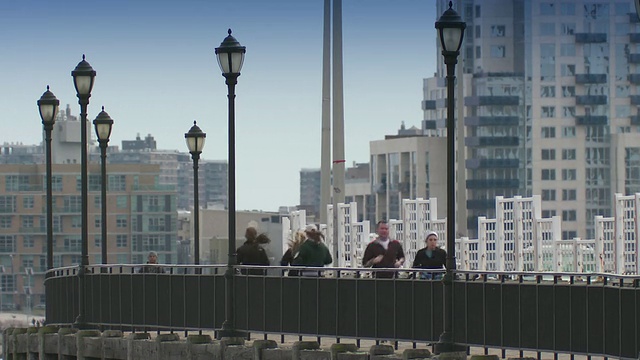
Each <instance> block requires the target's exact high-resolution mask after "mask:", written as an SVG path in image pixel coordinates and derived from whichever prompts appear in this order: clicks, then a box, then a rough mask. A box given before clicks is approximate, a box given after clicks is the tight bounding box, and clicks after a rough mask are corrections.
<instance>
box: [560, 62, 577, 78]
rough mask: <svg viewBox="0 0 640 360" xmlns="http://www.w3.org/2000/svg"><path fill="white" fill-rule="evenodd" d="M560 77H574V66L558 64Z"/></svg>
mask: <svg viewBox="0 0 640 360" xmlns="http://www.w3.org/2000/svg"><path fill="white" fill-rule="evenodd" d="M560 75H562V76H575V75H576V66H575V65H574V64H560Z"/></svg>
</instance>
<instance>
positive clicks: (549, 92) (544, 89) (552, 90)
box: [540, 85, 556, 98]
mask: <svg viewBox="0 0 640 360" xmlns="http://www.w3.org/2000/svg"><path fill="white" fill-rule="evenodd" d="M540 97H543V98H549V97H551V98H552V97H556V87H555V86H553V85H550V86H540Z"/></svg>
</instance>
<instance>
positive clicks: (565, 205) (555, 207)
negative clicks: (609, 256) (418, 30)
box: [422, 0, 640, 239]
mask: <svg viewBox="0 0 640 360" xmlns="http://www.w3.org/2000/svg"><path fill="white" fill-rule="evenodd" d="M454 3H455V4H454V6H455V8H456V10H457V11H458V12H459V13H460V14H461V16H462V18H463V19H464V20H465V21H466V23H467V28H466V30H465V39H464V41H463V44H462V48H461V54H460V56H459V58H458V61H459V65H458V67H457V70H456V75H457V77H458V78H457V86H456V117H457V119H456V123H457V125H458V131H457V132H456V134H457V156H458V159H459V162H458V167H457V181H458V184H457V188H458V190H459V191H458V195H457V196H458V205H462V206H463V207H464V211H465V212H466V214H465V215H464V216H465V217H466V221H458V229H459V230H462V232H466V233H469V234H470V235H471V236H474V235H475V233H476V229H477V225H476V224H477V217H478V216H489V217H493V216H495V201H494V198H495V196H498V195H501V196H505V197H512V196H515V195H521V196H530V195H532V194H540V195H541V196H542V200H543V202H542V208H543V216H545V217H548V216H552V215H560V216H562V220H563V222H562V229H563V238H565V239H569V238H573V237H576V236H579V237H588V238H590V237H592V236H593V219H594V217H595V216H596V215H603V216H609V215H610V214H611V213H612V199H613V194H614V193H615V192H621V193H627V194H629V193H633V192H636V191H638V190H639V189H640V174H639V172H638V171H637V165H638V161H639V160H638V159H639V158H640V147H639V146H638V145H637V144H640V132H639V131H640V128H639V125H640V121H639V120H638V119H639V117H640V113H638V106H639V105H640V86H638V85H639V84H640V75H638V74H637V73H638V72H639V70H640V68H639V65H638V64H640V24H639V22H638V18H637V15H636V13H635V10H634V8H633V1H631V0H595V1H594V0H588V1H584V0H554V1H551V0H548V1H547V0H535V1H533V0H482V1H479V0H461V1H454ZM447 7H448V1H444V0H438V2H437V9H438V12H437V13H438V14H441V13H443V12H444V10H445V9H446V8H447ZM436 44H437V46H438V51H437V55H436V56H437V57H438V62H439V64H438V71H437V73H436V74H435V76H434V77H433V78H430V79H425V81H424V101H423V110H424V121H423V124H422V128H423V131H425V133H434V134H440V135H442V134H445V131H444V130H445V122H444V119H445V117H446V107H445V106H446V105H445V100H446V90H445V83H444V76H445V74H446V68H445V66H444V64H443V60H442V56H441V55H440V44H439V41H437V40H436ZM460 190H463V191H460ZM458 214H459V215H460V214H461V212H458ZM465 225H466V228H467V231H464V228H463V227H464V226H465Z"/></svg>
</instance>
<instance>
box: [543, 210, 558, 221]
mask: <svg viewBox="0 0 640 360" xmlns="http://www.w3.org/2000/svg"><path fill="white" fill-rule="evenodd" d="M554 216H556V211H555V210H542V218H543V219H549V218H551V217H554Z"/></svg>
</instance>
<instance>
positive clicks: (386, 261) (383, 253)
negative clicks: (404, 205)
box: [362, 220, 404, 278]
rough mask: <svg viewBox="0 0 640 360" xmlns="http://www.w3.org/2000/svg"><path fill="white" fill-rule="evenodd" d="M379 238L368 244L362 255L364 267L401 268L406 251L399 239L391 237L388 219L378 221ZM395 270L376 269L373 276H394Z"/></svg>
mask: <svg viewBox="0 0 640 360" xmlns="http://www.w3.org/2000/svg"><path fill="white" fill-rule="evenodd" d="M376 232H377V233H378V238H377V239H376V240H374V241H372V242H370V243H369V245H367V248H366V249H365V250H364V255H363V256H362V264H363V266H364V267H372V268H399V267H402V265H403V264H404V251H403V250H402V245H401V244H400V242H399V241H397V240H390V239H389V224H387V222H386V221H384V220H381V221H378V225H377V228H376ZM396 274H397V273H396V272H394V271H376V272H374V274H373V276H374V277H377V278H393V277H395V276H396Z"/></svg>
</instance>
